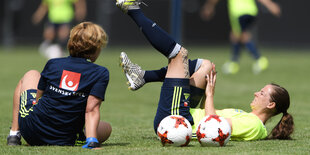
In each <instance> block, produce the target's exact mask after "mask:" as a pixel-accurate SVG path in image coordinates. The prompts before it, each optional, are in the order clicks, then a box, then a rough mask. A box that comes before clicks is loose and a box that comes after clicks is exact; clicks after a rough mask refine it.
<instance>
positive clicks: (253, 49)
mask: <svg viewBox="0 0 310 155" xmlns="http://www.w3.org/2000/svg"><path fill="white" fill-rule="evenodd" d="M245 47H246V48H248V49H249V51H250V52H251V54H252V55H253V57H254V59H255V60H257V59H258V58H259V57H260V54H259V52H258V50H257V48H256V46H255V44H254V42H253V41H249V42H247V43H245Z"/></svg>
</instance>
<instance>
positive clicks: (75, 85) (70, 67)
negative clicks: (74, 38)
mask: <svg viewBox="0 0 310 155" xmlns="http://www.w3.org/2000/svg"><path fill="white" fill-rule="evenodd" d="M108 81H109V72H108V70H107V69H106V68H105V67H102V66H99V65H96V64H93V63H91V62H88V61H87V60H86V59H84V58H75V57H71V56H69V57H67V58H58V59H51V60H50V61H48V63H47V64H46V66H45V68H44V70H43V71H42V73H41V79H40V82H39V85H38V89H40V90H43V91H44V93H43V96H42V97H41V99H40V100H39V102H38V104H36V105H35V106H34V108H33V112H32V114H30V116H31V119H33V121H32V122H33V126H36V127H40V128H41V129H40V132H39V133H37V136H38V137H40V138H41V139H42V140H43V141H44V143H47V144H52V145H73V144H74V141H75V139H76V133H77V132H79V131H81V130H82V128H83V126H84V121H85V108H86V105H87V98H88V96H89V95H94V96H97V97H99V98H101V99H102V100H104V94H105V90H106V87H107V85H108Z"/></svg>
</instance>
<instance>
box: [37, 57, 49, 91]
mask: <svg viewBox="0 0 310 155" xmlns="http://www.w3.org/2000/svg"><path fill="white" fill-rule="evenodd" d="M49 64H50V61H48V62H47V63H46V65H45V66H44V69H43V71H42V72H41V77H40V80H39V83H38V89H39V90H45V88H46V87H47V79H46V72H47V71H48V66H49Z"/></svg>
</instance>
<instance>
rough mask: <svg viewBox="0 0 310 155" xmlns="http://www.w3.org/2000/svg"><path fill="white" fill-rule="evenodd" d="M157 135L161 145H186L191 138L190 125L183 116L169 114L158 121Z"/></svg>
mask: <svg viewBox="0 0 310 155" xmlns="http://www.w3.org/2000/svg"><path fill="white" fill-rule="evenodd" d="M157 136H158V137H159V138H160V140H161V143H162V145H163V146H165V145H172V146H187V145H188V144H189V142H190V140H191V138H192V126H191V124H190V123H189V121H188V120H187V119H186V118H184V117H183V116H180V115H170V116H167V117H165V118H164V119H163V120H162V121H161V122H160V123H159V126H158V128H157Z"/></svg>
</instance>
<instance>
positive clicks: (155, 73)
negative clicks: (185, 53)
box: [143, 59, 198, 83]
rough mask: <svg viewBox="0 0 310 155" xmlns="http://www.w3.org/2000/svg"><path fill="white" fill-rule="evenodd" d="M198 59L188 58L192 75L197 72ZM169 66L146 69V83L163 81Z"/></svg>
mask: <svg viewBox="0 0 310 155" xmlns="http://www.w3.org/2000/svg"><path fill="white" fill-rule="evenodd" d="M197 61H198V60H197V59H195V60H188V65H189V73H190V76H192V75H193V74H194V73H195V68H196V64H197ZM167 68H168V67H167V66H166V67H163V68H161V69H159V70H146V71H145V74H144V77H143V78H144V80H145V82H146V83H148V82H163V81H164V79H165V76H166V73H167Z"/></svg>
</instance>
